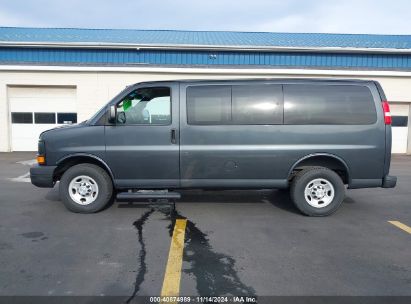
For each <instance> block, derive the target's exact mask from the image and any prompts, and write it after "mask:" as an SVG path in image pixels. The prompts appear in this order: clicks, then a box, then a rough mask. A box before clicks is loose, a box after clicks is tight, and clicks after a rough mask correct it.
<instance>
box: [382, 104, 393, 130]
mask: <svg viewBox="0 0 411 304" xmlns="http://www.w3.org/2000/svg"><path fill="white" fill-rule="evenodd" d="M382 109H383V111H384V122H385V124H386V125H390V124H391V123H392V117H391V112H390V105H389V104H388V101H383V102H382Z"/></svg>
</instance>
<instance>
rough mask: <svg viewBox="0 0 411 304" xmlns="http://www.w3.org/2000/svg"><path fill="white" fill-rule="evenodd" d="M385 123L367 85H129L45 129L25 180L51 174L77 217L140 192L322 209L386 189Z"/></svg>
mask: <svg viewBox="0 0 411 304" xmlns="http://www.w3.org/2000/svg"><path fill="white" fill-rule="evenodd" d="M390 124H391V115H390V112H389V106H388V103H387V101H386V97H385V95H384V92H383V90H382V88H381V86H380V85H379V83H378V82H375V81H363V80H326V79H323V80H321V79H253V80H183V81H156V82H144V83H137V84H135V85H132V86H129V87H127V88H126V89H125V90H123V91H122V92H121V93H119V94H118V95H117V96H116V97H115V98H114V99H112V100H111V101H110V102H109V103H108V104H107V105H106V106H104V107H103V108H102V109H101V110H100V111H98V112H97V113H96V114H95V115H94V116H93V117H92V118H90V119H89V120H87V121H85V122H82V123H80V124H78V125H72V126H68V127H62V128H56V129H52V130H49V131H46V132H44V133H42V134H41V135H40V139H39V144H38V163H39V164H38V165H36V166H34V167H32V168H31V170H30V177H31V182H32V183H33V184H34V185H36V186H38V187H53V186H54V185H55V183H56V182H57V181H60V186H59V187H60V196H61V199H62V201H63V202H64V204H65V206H66V207H67V208H68V209H69V210H71V211H74V212H81V213H92V212H97V211H100V210H102V209H103V208H104V207H106V206H107V205H108V204H109V203H110V202H112V201H113V200H114V199H115V198H116V197H117V198H129V199H136V198H138V197H139V195H141V193H142V192H144V193H147V192H149V193H150V195H152V197H155V198H160V197H164V198H167V197H175V196H173V195H175V194H178V192H176V191H175V190H177V189H193V188H195V189H222V190H223V189H289V191H290V195H291V198H292V201H293V202H294V203H295V205H296V206H297V208H298V209H299V210H300V211H301V212H302V213H304V214H306V215H310V216H325V215H329V214H331V213H333V212H334V211H336V210H337V208H338V207H339V206H340V204H341V203H342V201H343V200H344V195H345V194H344V192H345V188H346V187H347V188H348V189H354V188H370V187H383V188H392V187H395V184H396V180H397V179H396V177H394V176H390V175H389V169H390V161H391V125H390ZM146 190H150V191H146Z"/></svg>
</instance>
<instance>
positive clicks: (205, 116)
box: [187, 85, 231, 125]
mask: <svg viewBox="0 0 411 304" xmlns="http://www.w3.org/2000/svg"><path fill="white" fill-rule="evenodd" d="M187 114H188V123H189V124H194V125H210V124H215V125H224V124H229V123H230V121H231V86H213V85H210V86H193V87H188V88H187Z"/></svg>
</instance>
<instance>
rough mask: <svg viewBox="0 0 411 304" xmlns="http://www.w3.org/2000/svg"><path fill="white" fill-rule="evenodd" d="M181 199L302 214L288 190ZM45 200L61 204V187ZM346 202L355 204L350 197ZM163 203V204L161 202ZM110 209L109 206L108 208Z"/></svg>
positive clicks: (141, 204)
mask: <svg viewBox="0 0 411 304" xmlns="http://www.w3.org/2000/svg"><path fill="white" fill-rule="evenodd" d="M180 193H181V199H180V200H177V201H176V203H179V204H187V203H195V204H202V203H204V204H207V203H224V204H266V203H269V204H271V205H272V206H274V207H276V208H278V209H281V210H284V211H287V212H290V213H295V214H300V212H299V211H298V209H297V208H296V207H295V206H294V204H293V203H292V201H291V199H290V195H289V192H288V191H287V190H224V191H216V190H208V191H204V190H183V191H180ZM45 198H46V199H47V200H48V201H52V202H61V200H60V197H59V185H58V184H57V185H56V186H55V187H54V188H53V189H51V190H50V191H49V192H47V194H46V196H45ZM345 202H347V203H353V200H352V199H350V198H349V197H347V198H346V200H345ZM114 203H116V204H117V208H135V209H140V208H141V209H143V208H147V207H148V206H149V205H151V204H158V203H159V202H158V201H156V200H150V201H148V200H142V201H135V202H114ZM160 203H161V202H160ZM108 207H109V206H108Z"/></svg>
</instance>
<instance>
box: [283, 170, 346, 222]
mask: <svg viewBox="0 0 411 304" xmlns="http://www.w3.org/2000/svg"><path fill="white" fill-rule="evenodd" d="M316 179H322V180H325V181H328V182H329V183H330V184H331V185H332V186H333V188H334V197H333V198H332V200H331V202H330V203H329V204H328V205H326V206H325V207H321V206H318V207H314V206H312V205H310V203H309V202H308V201H309V200H310V198H311V197H310V198H307V199H306V196H305V188H306V187H307V186H308V185H310V183H311V182H312V181H314V180H316ZM311 185H313V184H311ZM329 193H332V192H329ZM290 194H291V200H292V201H293V202H294V204H295V206H296V207H297V208H298V209H299V210H300V211H301V212H302V213H303V214H305V215H308V216H327V215H330V214H332V213H334V212H335V211H336V210H337V209H338V208H339V207H340V205H341V203H342V202H343V200H344V198H345V187H344V183H343V181H342V180H341V178H340V176H338V174H337V173H335V172H334V171H332V170H330V169H327V168H323V167H312V168H308V169H304V170H302V171H301V172H299V173H298V174H297V175H296V176H295V177H294V179H293V181H292V183H291V190H290ZM330 197H332V196H331V195H330ZM317 198H318V197H317ZM319 201H320V203H319V204H321V199H320V200H319ZM311 203H312V204H313V203H315V201H314V202H313V201H312V202H311ZM323 203H324V202H323Z"/></svg>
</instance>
